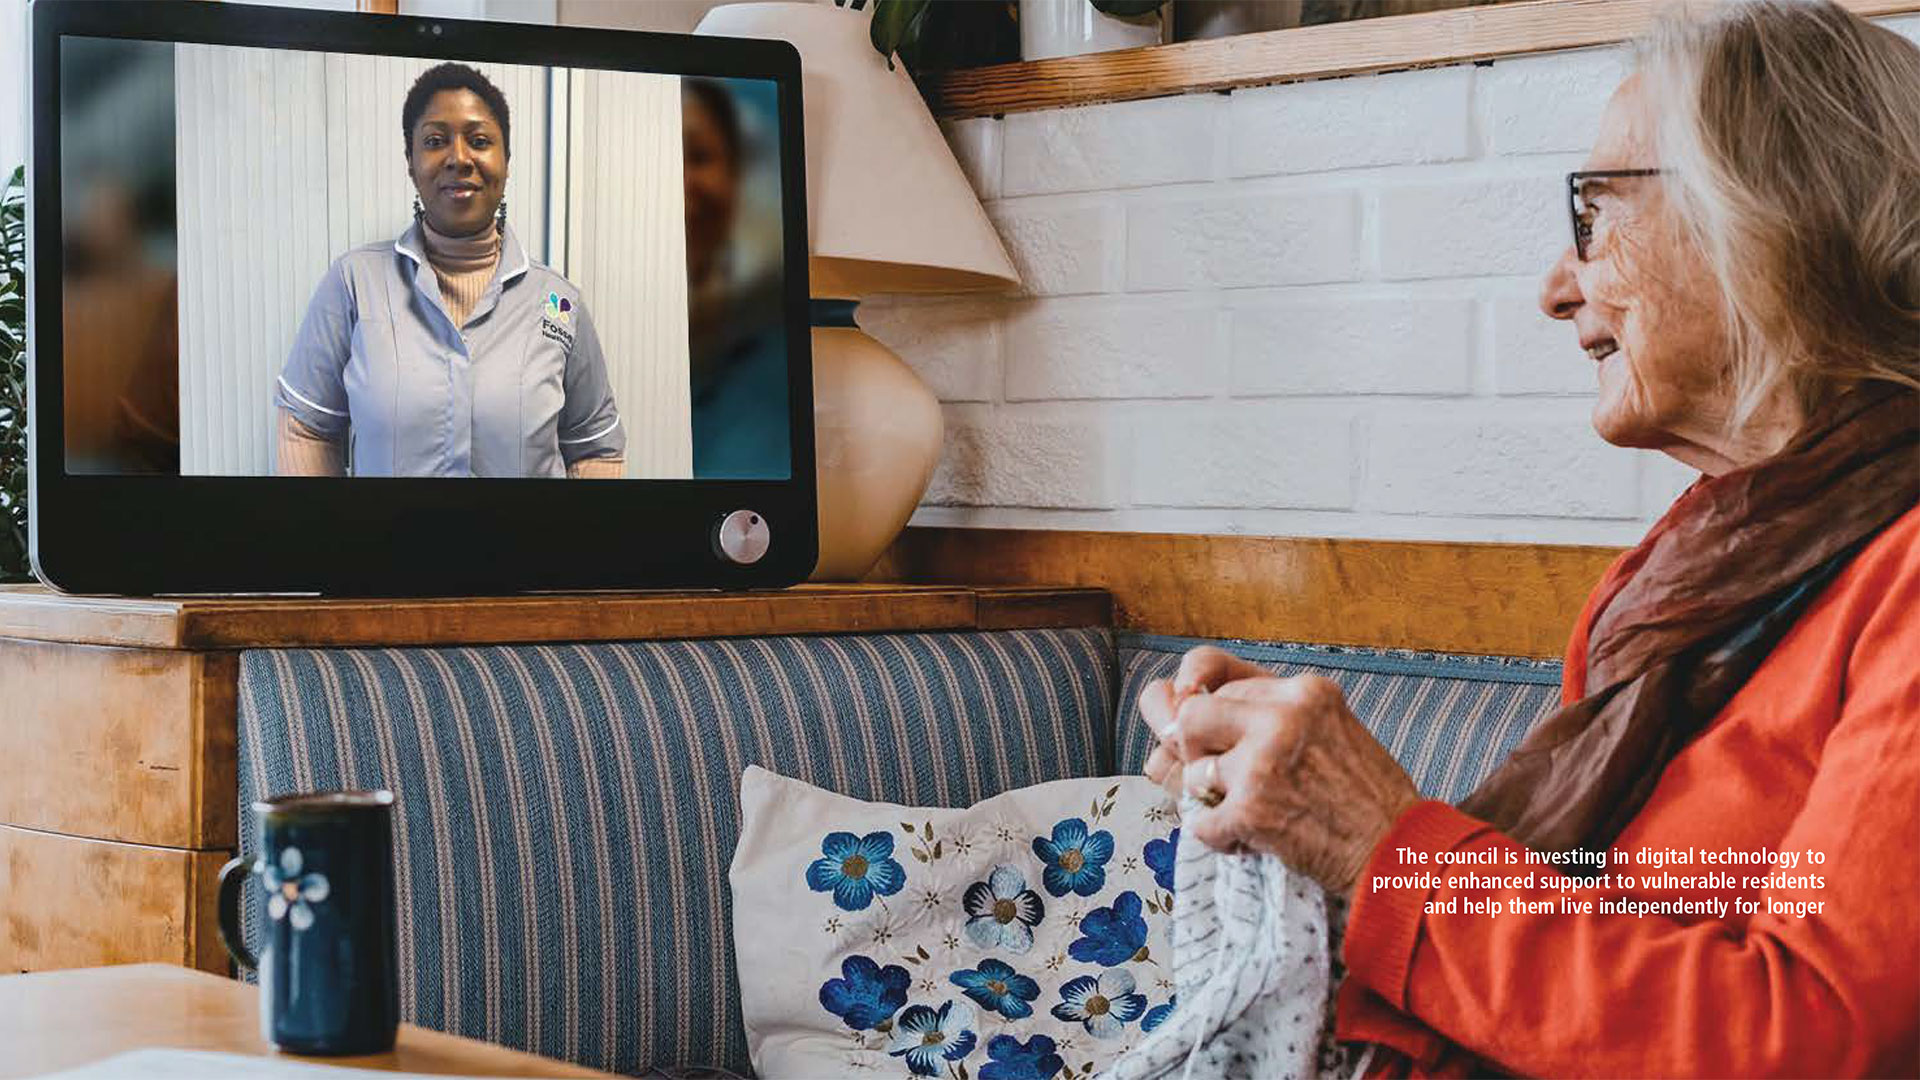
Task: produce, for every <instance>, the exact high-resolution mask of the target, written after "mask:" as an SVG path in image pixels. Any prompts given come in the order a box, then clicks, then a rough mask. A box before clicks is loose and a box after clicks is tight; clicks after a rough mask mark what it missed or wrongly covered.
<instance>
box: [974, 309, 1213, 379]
mask: <svg viewBox="0 0 1920 1080" xmlns="http://www.w3.org/2000/svg"><path fill="white" fill-rule="evenodd" d="M1219 318H1220V317H1219V314H1218V313H1217V312H1216V311H1215V309H1214V306H1213V305H1212V304H1211V303H1207V302H1204V301H1198V302H1197V301H1195V300H1193V299H1190V298H1186V297H1169V296H1141V297H1124V298H1120V299H1112V298H1107V297H1099V298H1092V297H1088V298H1082V297H1073V298H1069V299H1060V300H1041V301H1035V302H1031V303H1027V304H1022V305H1019V306H1018V307H1017V309H1016V310H1015V311H1014V312H1013V313H1012V314H1010V315H1009V316H1008V318H1007V320H1006V323H1005V325H1004V327H1003V328H1002V331H1003V333H1004V336H1005V339H1006V360H1005V362H1006V399H1007V400H1008V401H1044V400H1049V399H1053V400H1061V399H1072V398H1185V397H1206V396H1210V395H1213V394H1217V393H1219V392H1220V388H1221V384H1222V382H1223V381H1224V380H1223V378H1222V374H1221V362H1220V357H1221V350H1220V346H1219V337H1220V335H1219V329H1218V327H1219Z"/></svg>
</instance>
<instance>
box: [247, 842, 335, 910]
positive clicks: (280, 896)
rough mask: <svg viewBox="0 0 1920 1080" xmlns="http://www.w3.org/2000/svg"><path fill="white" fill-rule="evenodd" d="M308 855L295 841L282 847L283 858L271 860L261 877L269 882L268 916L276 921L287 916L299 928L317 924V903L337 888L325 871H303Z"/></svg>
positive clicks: (266, 882) (281, 856) (267, 883)
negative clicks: (314, 910) (330, 883)
mask: <svg viewBox="0 0 1920 1080" xmlns="http://www.w3.org/2000/svg"><path fill="white" fill-rule="evenodd" d="M306 861H307V860H306V856H304V855H302V854H300V849H299V848H297V847H293V846H291V845H289V846H287V847H284V848H281V849H280V861H279V862H278V863H268V864H267V865H266V867H265V868H264V869H263V870H261V872H260V878H261V880H262V881H263V882H264V883H265V884H266V886H267V892H268V894H269V895H268V896H267V916H268V917H269V918H271V919H272V920H273V921H274V922H279V921H280V920H281V919H285V920H287V922H288V923H290V924H291V925H292V926H293V928H294V929H295V930H305V929H306V928H307V927H309V926H312V925H313V908H314V905H316V904H318V903H320V902H321V901H323V900H325V899H326V898H327V897H328V895H329V894H331V893H332V892H333V887H332V886H331V885H329V884H328V883H327V875H325V874H322V873H318V872H315V873H310V874H303V873H301V872H300V871H301V870H302V869H304V868H305V867H306Z"/></svg>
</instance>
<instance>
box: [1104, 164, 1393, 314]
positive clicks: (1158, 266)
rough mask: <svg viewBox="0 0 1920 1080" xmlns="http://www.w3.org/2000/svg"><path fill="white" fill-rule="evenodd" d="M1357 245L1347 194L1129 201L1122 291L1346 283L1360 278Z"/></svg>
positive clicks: (1355, 215) (1355, 218) (1356, 216)
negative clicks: (1316, 282) (1125, 285)
mask: <svg viewBox="0 0 1920 1080" xmlns="http://www.w3.org/2000/svg"><path fill="white" fill-rule="evenodd" d="M1359 240H1360V211H1359V200H1358V198H1357V197H1356V195H1355V193H1354V192H1352V191H1347V190H1333V191H1319V192H1295V191H1289V190H1286V189H1275V190H1272V191H1262V192H1258V193H1253V194H1229V195H1225V196H1224V197H1221V196H1211V195H1210V196H1207V197H1202V198H1180V199H1165V200H1155V201H1151V202H1147V201H1142V202H1134V203H1132V204H1130V205H1129V206H1128V208H1127V287H1128V288H1129V289H1131V290H1134V291H1138V292H1151V291H1153V290H1156V289H1201V288H1207V287H1209V286H1223V287H1228V288H1235V287H1247V286H1257V285H1298V284H1303V283H1307V282H1315V281H1348V280H1352V279H1354V278H1357V277H1359V276H1360V271H1361V266H1362V262H1363V256H1362V253H1361V250H1360V243H1359Z"/></svg>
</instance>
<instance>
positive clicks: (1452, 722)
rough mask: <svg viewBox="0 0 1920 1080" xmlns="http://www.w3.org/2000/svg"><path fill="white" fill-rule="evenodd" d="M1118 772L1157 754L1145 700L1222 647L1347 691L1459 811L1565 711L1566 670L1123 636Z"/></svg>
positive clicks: (1477, 659)
mask: <svg viewBox="0 0 1920 1080" xmlns="http://www.w3.org/2000/svg"><path fill="white" fill-rule="evenodd" d="M1116 645H1117V648H1118V649H1119V654H1120V672H1121V682H1120V699H1119V707H1118V709H1116V710H1115V711H1116V713H1117V715H1118V717H1119V720H1118V723H1117V727H1116V730H1115V734H1114V738H1115V742H1116V745H1117V746H1118V751H1117V753H1118V755H1119V760H1118V763H1117V769H1116V771H1118V772H1123V773H1125V772H1136V771H1138V770H1139V769H1141V768H1142V767H1144V766H1145V764H1146V760H1147V754H1148V753H1149V752H1150V751H1151V750H1152V749H1153V733H1152V732H1151V731H1150V730H1148V728H1147V725H1146V723H1145V722H1144V721H1142V720H1141V718H1140V692H1141V690H1143V689H1145V687H1146V685H1147V683H1148V682H1150V681H1152V680H1154V679H1160V678H1170V677H1172V675H1173V673H1174V671H1175V669H1177V668H1178V667H1179V666H1180V657H1181V655H1182V654H1184V653H1185V652H1186V651H1187V650H1188V649H1191V648H1193V647H1194V646H1196V645H1217V646H1219V647H1220V648H1223V649H1226V650H1227V651H1228V652H1231V653H1233V654H1235V655H1236V656H1240V657H1243V658H1245V659H1248V660H1251V661H1253V662H1255V663H1257V664H1260V665H1262V666H1263V667H1266V668H1267V669H1269V670H1271V671H1272V672H1273V673H1274V674H1276V675H1302V674H1307V673H1310V672H1311V673H1314V674H1319V675H1324V676H1326V677H1327V678H1329V679H1332V680H1333V681H1334V682H1337V683H1339V684H1340V687H1341V689H1343V690H1345V691H1346V694H1347V702H1348V704H1349V705H1351V706H1352V708H1353V711H1354V715H1356V716H1358V717H1359V718H1360V721H1361V722H1362V723H1364V724H1366V725H1367V728H1368V730H1370V731H1372V732H1373V734H1374V737H1375V738H1377V739H1379V740H1380V742H1381V743H1382V744H1383V745H1385V746H1386V748H1387V749H1388V750H1389V751H1391V752H1392V754H1393V756H1394V757H1395V758H1397V759H1399V761H1400V764H1401V765H1402V766H1404V767H1405V768H1406V770H1407V773H1408V774H1409V775H1410V776H1412V777H1413V781H1414V783H1415V784H1416V785H1418V786H1419V788H1420V792H1421V794H1423V795H1425V796H1427V797H1428V798H1432V799H1441V800H1444V801H1446V802H1456V801H1458V800H1459V799H1461V798H1464V797H1465V796H1466V795H1467V793H1468V792H1470V791H1472V790H1473V788H1474V786H1475V785H1476V784H1478V783H1479V782H1480V781H1481V780H1482V779H1483V778H1485V776H1486V775H1487V773H1489V772H1491V771H1492V770H1493V767H1494V766H1495V765H1498V764H1499V763H1500V762H1501V761H1502V760H1504V759H1505V758H1506V756H1507V755H1508V754H1509V753H1511V752H1512V751H1513V748H1514V747H1515V746H1516V745H1518V744H1519V742H1520V738H1521V736H1523V735H1525V734H1526V733H1527V730H1528V729H1529V728H1531V727H1532V726H1533V723H1534V721H1536V720H1538V719H1540V718H1541V717H1542V716H1545V715H1546V714H1547V713H1548V712H1549V711H1550V710H1552V709H1553V708H1554V707H1555V706H1556V705H1558V704H1559V701H1560V664H1559V663H1558V662H1557V661H1551V660H1524V659H1512V658H1508V657H1499V656H1457V655H1451V654H1447V653H1427V652H1410V651H1404V650H1397V649H1359V648H1342V647H1336V646H1331V645H1300V644H1262V643H1255V642H1245V641H1205V640H1201V639H1197V638H1175V637H1161V636H1157V635H1149V634H1122V635H1120V637H1119V639H1118V641H1117V643H1116Z"/></svg>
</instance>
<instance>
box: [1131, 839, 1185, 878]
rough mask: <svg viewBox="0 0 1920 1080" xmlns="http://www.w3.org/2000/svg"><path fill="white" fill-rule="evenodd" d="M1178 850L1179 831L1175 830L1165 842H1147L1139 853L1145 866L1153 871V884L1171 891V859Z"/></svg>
mask: <svg viewBox="0 0 1920 1080" xmlns="http://www.w3.org/2000/svg"><path fill="white" fill-rule="evenodd" d="M1179 850H1180V830H1179V829H1175V830H1173V833H1172V834H1171V835H1170V836H1168V837H1167V838H1166V839H1165V840H1149V841H1147V846H1146V847H1145V848H1143V849H1142V850H1141V852H1140V855H1141V857H1142V858H1144V859H1146V860H1147V865H1148V866H1149V867H1151V868H1152V870H1153V883H1154V884H1155V885H1158V886H1160V887H1161V888H1163V889H1165V890H1167V891H1168V892H1172V891H1173V857H1174V854H1175V853H1176V852H1178V851H1179Z"/></svg>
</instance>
